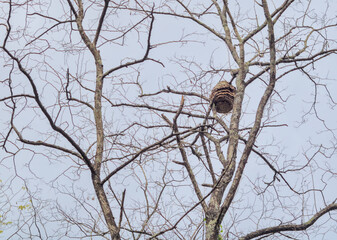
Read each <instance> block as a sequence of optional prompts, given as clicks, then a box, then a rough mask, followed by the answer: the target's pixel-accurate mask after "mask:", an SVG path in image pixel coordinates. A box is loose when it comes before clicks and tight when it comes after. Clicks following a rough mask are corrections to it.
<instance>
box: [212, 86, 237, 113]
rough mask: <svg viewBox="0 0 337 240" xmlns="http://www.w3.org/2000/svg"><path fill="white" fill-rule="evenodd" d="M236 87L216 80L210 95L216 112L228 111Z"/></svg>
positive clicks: (230, 107)
mask: <svg viewBox="0 0 337 240" xmlns="http://www.w3.org/2000/svg"><path fill="white" fill-rule="evenodd" d="M235 93H236V88H235V87H234V86H232V85H231V84H230V83H228V82H226V81H220V82H218V83H217V84H216V85H215V86H214V88H213V90H212V92H211V96H210V101H211V103H212V104H213V107H215V110H216V112H217V113H228V112H230V111H231V110H232V108H233V102H234V96H235Z"/></svg>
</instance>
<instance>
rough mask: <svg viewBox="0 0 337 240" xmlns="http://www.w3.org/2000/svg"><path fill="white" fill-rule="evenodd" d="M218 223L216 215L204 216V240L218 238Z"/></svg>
mask: <svg viewBox="0 0 337 240" xmlns="http://www.w3.org/2000/svg"><path fill="white" fill-rule="evenodd" d="M219 231H220V225H219V224H217V216H216V217H215V218H211V219H207V218H206V240H218V239H219Z"/></svg>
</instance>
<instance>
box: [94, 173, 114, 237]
mask: <svg viewBox="0 0 337 240" xmlns="http://www.w3.org/2000/svg"><path fill="white" fill-rule="evenodd" d="M92 182H93V185H94V189H95V192H96V195H97V199H98V201H99V204H100V206H101V209H102V211H103V215H104V219H105V222H106V224H107V226H108V229H109V232H110V235H111V240H120V239H121V238H120V235H119V229H118V227H117V225H116V222H115V218H114V217H113V215H112V212H111V208H110V204H109V201H108V199H107V197H106V194H105V192H104V188H103V185H102V184H101V181H100V179H99V177H98V176H97V175H93V176H92Z"/></svg>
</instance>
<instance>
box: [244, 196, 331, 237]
mask: <svg viewBox="0 0 337 240" xmlns="http://www.w3.org/2000/svg"><path fill="white" fill-rule="evenodd" d="M333 210H337V203H331V204H329V205H328V206H326V207H325V208H323V209H322V210H320V211H319V212H317V213H316V214H315V215H314V216H313V217H312V218H310V219H309V220H308V221H306V222H304V223H302V224H286V225H280V226H275V227H269V228H264V229H260V230H257V231H255V232H252V233H249V234H247V235H246V236H244V237H242V238H240V240H248V239H253V238H256V237H263V236H264V235H267V234H275V233H280V232H285V231H303V230H306V229H307V228H309V227H310V226H312V225H313V224H314V223H315V222H316V221H317V220H318V219H319V218H320V217H322V216H323V215H324V214H326V213H328V212H330V211H333Z"/></svg>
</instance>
